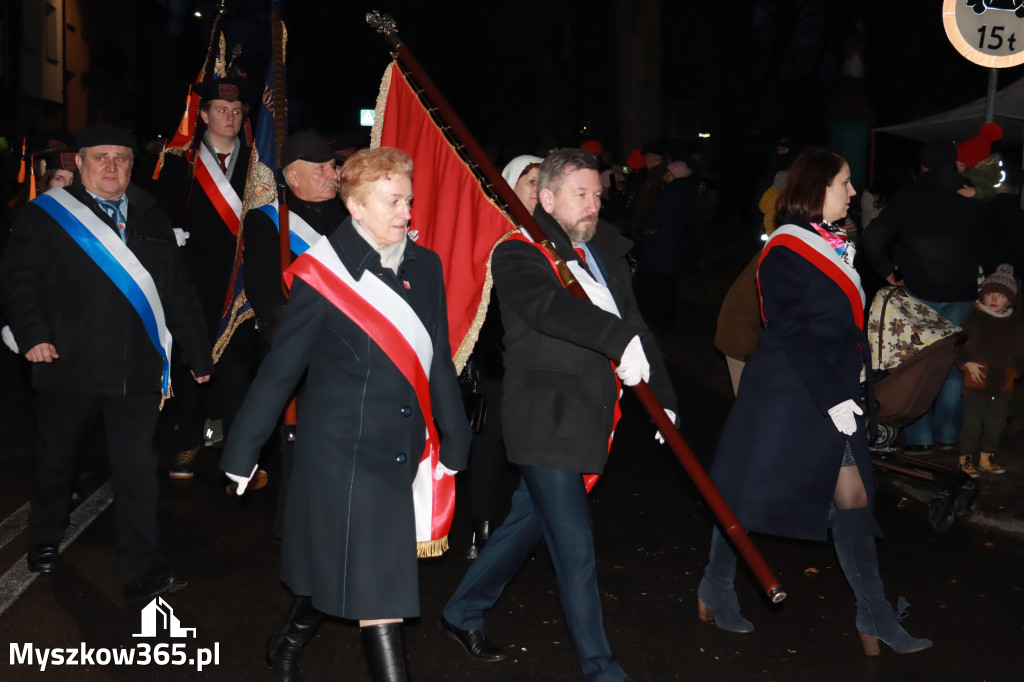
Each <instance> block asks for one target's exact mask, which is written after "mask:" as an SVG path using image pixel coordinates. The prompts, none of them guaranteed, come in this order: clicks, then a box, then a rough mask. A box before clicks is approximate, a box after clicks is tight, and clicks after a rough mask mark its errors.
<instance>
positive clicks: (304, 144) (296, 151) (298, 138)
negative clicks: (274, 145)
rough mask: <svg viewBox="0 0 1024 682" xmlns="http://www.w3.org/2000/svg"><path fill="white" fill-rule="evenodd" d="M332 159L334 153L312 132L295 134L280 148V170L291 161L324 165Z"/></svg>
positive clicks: (318, 135) (322, 138)
mask: <svg viewBox="0 0 1024 682" xmlns="http://www.w3.org/2000/svg"><path fill="white" fill-rule="evenodd" d="M333 158H334V152H332V151H331V147H330V145H328V144H327V140H325V139H324V137H323V135H321V134H320V133H317V132H314V131H312V130H303V131H301V132H298V133H295V134H294V135H292V136H291V137H289V138H288V139H287V140H285V143H284V144H283V145H282V146H281V168H284V167H285V166H287V165H288V164H290V163H291V162H292V161H309V162H310V163H324V162H325V161H330V160H331V159H333Z"/></svg>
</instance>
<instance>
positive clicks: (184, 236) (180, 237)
mask: <svg viewBox="0 0 1024 682" xmlns="http://www.w3.org/2000/svg"><path fill="white" fill-rule="evenodd" d="M191 236H192V235H191V234H189V233H188V232H186V231H185V230H183V229H181V228H180V227H175V228H174V241H176V242H178V246H185V243H186V242H187V241H188V238H189V237H191Z"/></svg>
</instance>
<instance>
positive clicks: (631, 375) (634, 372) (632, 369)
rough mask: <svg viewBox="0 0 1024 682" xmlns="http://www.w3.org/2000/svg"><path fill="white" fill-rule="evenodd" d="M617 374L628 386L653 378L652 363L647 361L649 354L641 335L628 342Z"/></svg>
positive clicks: (616, 370) (616, 371)
mask: <svg viewBox="0 0 1024 682" xmlns="http://www.w3.org/2000/svg"><path fill="white" fill-rule="evenodd" d="M615 374H617V375H618V377H619V379H622V383H624V384H625V385H627V386H636V385H637V384H639V383H640V381H641V380H643V381H647V380H648V379H650V378H651V364H650V363H649V362H647V355H646V354H645V353H644V347H643V345H641V343H640V337H639V336H634V337H633V338H632V339H630V340H629V343H628V344H626V350H624V351H622V359H621V360H619V365H618V367H616V368H615Z"/></svg>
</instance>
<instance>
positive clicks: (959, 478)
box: [867, 287, 979, 532]
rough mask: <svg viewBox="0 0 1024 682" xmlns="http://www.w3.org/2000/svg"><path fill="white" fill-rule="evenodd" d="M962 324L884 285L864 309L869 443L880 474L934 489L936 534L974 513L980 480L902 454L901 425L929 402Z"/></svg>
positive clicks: (931, 510) (900, 289) (932, 521)
mask: <svg viewBox="0 0 1024 682" xmlns="http://www.w3.org/2000/svg"><path fill="white" fill-rule="evenodd" d="M959 332H960V327H958V326H956V325H955V324H953V323H951V322H950V321H949V320H947V319H945V318H944V317H942V316H940V315H939V314H938V313H937V312H935V310H933V309H932V308H930V307H928V306H926V305H925V304H923V303H921V302H920V301H918V300H917V299H915V298H913V297H912V296H910V295H909V294H907V292H906V291H905V290H904V289H903V287H884V288H882V289H880V290H879V291H878V293H877V294H875V297H874V299H873V300H872V302H871V308H870V310H869V312H868V327H867V334H868V341H869V342H870V344H871V368H872V376H873V378H874V387H875V400H876V401H877V402H878V410H877V414H876V421H877V436H876V438H875V439H874V441H873V442H872V443H871V444H870V450H871V454H872V464H873V465H874V467H875V471H876V472H877V473H879V474H885V473H889V472H892V473H897V474H901V475H903V476H908V477H910V478H914V479H917V480H922V481H927V482H929V483H932V484H934V485H936V486H937V487H938V492H937V494H936V495H935V497H933V498H932V500H931V502H930V503H929V510H928V521H929V523H930V524H931V526H932V528H934V529H935V530H936V531H938V532H943V531H946V530H948V529H949V528H950V526H952V525H953V522H954V521H955V520H956V519H957V518H966V517H967V516H970V514H971V513H972V512H973V511H974V509H975V505H976V502H977V499H978V492H979V487H978V482H977V481H975V480H974V479H973V478H971V477H970V476H968V475H967V474H965V473H964V472H962V471H960V470H959V469H956V468H953V467H950V466H945V465H943V464H939V463H936V462H932V461H929V460H928V459H925V458H923V457H916V456H913V455H909V454H906V453H904V452H902V449H901V448H900V447H899V446H897V445H896V439H897V436H898V435H899V429H900V428H901V427H903V426H906V425H907V424H909V423H911V422H912V421H914V420H915V419H917V418H918V417H920V416H921V415H922V414H924V413H925V412H926V411H927V410H928V408H929V407H930V406H931V404H932V402H933V401H934V400H935V397H936V396H937V395H938V393H939V390H940V389H941V388H942V384H943V382H944V381H945V377H946V372H947V370H948V369H949V367H950V366H951V365H952V364H953V359H954V356H955V355H956V346H957V345H958V343H959V341H960V339H961V335H960V334H959Z"/></svg>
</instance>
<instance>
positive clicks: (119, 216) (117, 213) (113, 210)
mask: <svg viewBox="0 0 1024 682" xmlns="http://www.w3.org/2000/svg"><path fill="white" fill-rule="evenodd" d="M99 203H100V206H101V207H102V208H103V210H104V211H106V212H107V215H108V216H110V217H111V218H113V219H114V222H115V223H117V234H118V235H119V236H120V237H121V241H122V242H124V243H126V244H127V243H128V242H127V239H126V238H125V234H124V214H123V213H121V202H120V201H107V200H106V199H99Z"/></svg>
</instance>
